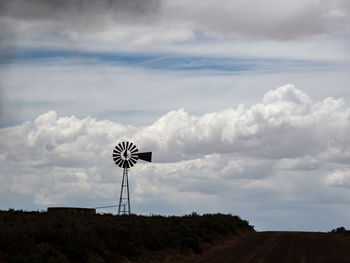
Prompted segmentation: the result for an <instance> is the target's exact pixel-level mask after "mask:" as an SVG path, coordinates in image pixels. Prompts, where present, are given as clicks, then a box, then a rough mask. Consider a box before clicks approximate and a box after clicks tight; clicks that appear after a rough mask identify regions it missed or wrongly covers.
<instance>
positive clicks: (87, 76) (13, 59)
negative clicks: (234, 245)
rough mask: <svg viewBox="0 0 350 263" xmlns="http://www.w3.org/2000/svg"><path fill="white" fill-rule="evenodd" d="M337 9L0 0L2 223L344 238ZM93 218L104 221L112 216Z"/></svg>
mask: <svg viewBox="0 0 350 263" xmlns="http://www.w3.org/2000/svg"><path fill="white" fill-rule="evenodd" d="M349 71H350V3H349V1H346V0H295V1H280V0H264V1H259V0H244V1H243V0H235V1H233V0H223V1H219V2H218V1H214V0H198V1H197V0H196V1H184V0H178V1H171V0H94V1H93V0H82V1H69V0H63V1H58V0H50V1H49V0H26V1H25V0H11V1H6V0H0V168H1V171H0V209H3V210H6V209H8V208H10V207H11V208H15V209H24V210H38V209H46V207H47V206H83V207H96V206H105V205H114V204H116V203H117V202H118V198H119V191H120V183H121V175H122V171H121V169H119V168H118V167H117V166H115V165H114V163H113V160H112V156H111V154H112V149H113V147H114V145H115V144H116V143H118V142H120V141H122V140H131V141H132V142H134V143H135V144H136V145H137V146H138V148H139V150H141V151H152V152H153V163H151V164H150V163H145V162H139V163H138V164H137V165H136V166H135V167H133V168H132V169H131V171H130V185H131V198H132V199H131V209H132V212H134V213H137V214H150V213H152V214H162V215H172V214H175V215H183V214H188V213H191V212H192V211H195V212H197V213H200V214H201V213H214V212H222V213H231V214H236V215H239V216H241V217H242V218H244V219H247V220H248V221H249V222H250V223H251V224H252V225H254V226H255V227H256V229H257V230H315V231H328V230H331V229H332V228H335V227H339V226H344V227H346V228H350V209H349V207H350V87H349V85H350V74H349ZM101 212H115V208H112V209H106V210H103V211H101Z"/></svg>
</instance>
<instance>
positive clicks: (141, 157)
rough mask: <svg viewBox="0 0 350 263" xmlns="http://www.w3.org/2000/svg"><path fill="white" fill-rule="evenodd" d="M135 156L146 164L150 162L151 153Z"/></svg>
mask: <svg viewBox="0 0 350 263" xmlns="http://www.w3.org/2000/svg"><path fill="white" fill-rule="evenodd" d="M137 156H138V157H139V159H141V160H144V161H146V162H152V152H145V153H137Z"/></svg>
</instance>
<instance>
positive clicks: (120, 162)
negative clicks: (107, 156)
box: [116, 159, 123, 167]
mask: <svg viewBox="0 0 350 263" xmlns="http://www.w3.org/2000/svg"><path fill="white" fill-rule="evenodd" d="M116 164H117V165H118V166H119V167H123V160H122V159H119V160H117V162H116Z"/></svg>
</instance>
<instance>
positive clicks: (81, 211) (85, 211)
mask: <svg viewBox="0 0 350 263" xmlns="http://www.w3.org/2000/svg"><path fill="white" fill-rule="evenodd" d="M47 212H48V213H50V214H53V213H65V214H75V215H92V214H96V209H95V208H83V207H48V208H47Z"/></svg>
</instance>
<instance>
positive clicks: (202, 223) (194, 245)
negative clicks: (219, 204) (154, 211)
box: [0, 209, 254, 263]
mask: <svg viewBox="0 0 350 263" xmlns="http://www.w3.org/2000/svg"><path fill="white" fill-rule="evenodd" d="M253 231H254V228H253V226H251V225H249V223H248V221H246V220H242V219H241V218H240V217H238V216H233V215H226V214H204V215H197V214H196V213H192V214H190V215H185V216H181V217H178V216H167V217H166V216H158V215H152V216H139V215H130V216H116V215H111V214H103V215H102V214H74V213H67V214H66V213H47V212H24V211H16V210H11V209H10V210H9V211H0V262H51V263H52V262H60V263H64V262H84V263H85V262H123V261H125V260H131V261H133V260H135V261H138V260H139V259H141V258H143V256H144V255H145V254H148V255H149V254H152V253H162V252H164V253H167V252H166V251H169V250H171V251H175V252H178V253H180V254H181V253H187V252H189V251H190V252H191V253H198V254H200V253H201V252H202V247H203V244H212V243H213V242H216V241H218V240H224V239H228V238H231V237H232V236H234V235H239V233H243V232H253Z"/></svg>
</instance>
